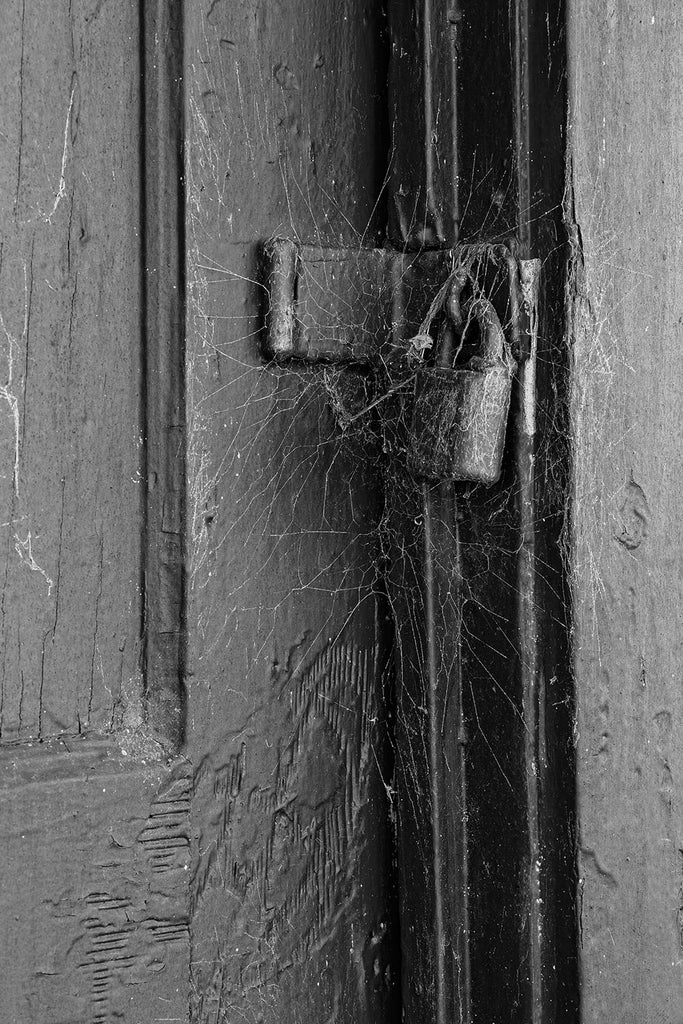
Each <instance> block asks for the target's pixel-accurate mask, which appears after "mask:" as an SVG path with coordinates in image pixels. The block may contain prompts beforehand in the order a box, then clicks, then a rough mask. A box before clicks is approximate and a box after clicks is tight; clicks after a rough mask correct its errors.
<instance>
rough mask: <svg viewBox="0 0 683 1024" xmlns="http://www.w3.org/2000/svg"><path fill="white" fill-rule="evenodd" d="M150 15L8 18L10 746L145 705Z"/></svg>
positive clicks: (42, 11)
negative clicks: (144, 127) (143, 101)
mask: <svg viewBox="0 0 683 1024" xmlns="http://www.w3.org/2000/svg"><path fill="white" fill-rule="evenodd" d="M137 21H138V14H137V10H136V5H133V4H117V5H97V4H90V3H76V4H71V3H66V2H64V3H62V2H56V3H51V4H42V3H41V4H37V3H24V2H17V3H12V4H9V5H6V9H4V10H3V14H2V26H3V32H2V42H1V44H0V45H1V46H2V60H1V61H0V67H1V69H2V70H0V83H1V93H2V104H1V106H0V110H1V117H2V124H1V127H0V132H1V133H2V134H1V136H0V139H1V143H0V151H1V153H2V156H1V157H0V161H1V162H0V174H1V176H2V178H1V181H2V187H1V188H0V195H1V196H2V198H1V199H0V230H1V232H2V242H1V246H2V247H1V249H0V316H1V321H0V347H1V349H2V355H1V365H2V370H1V371H0V377H1V378H2V384H1V385H0V399H1V402H0V406H1V408H2V415H1V420H2V425H1V426H0V445H1V446H2V448H1V451H2V470H1V472H0V502H1V503H2V517H1V520H0V522H1V524H2V525H0V532H1V534H2V539H1V541H0V544H1V547H2V552H3V554H2V569H1V570H0V573H1V577H2V597H1V598H0V635H1V639H2V654H1V666H0V673H1V675H0V681H1V687H2V689H1V691H0V693H1V696H0V729H1V730H2V740H3V742H7V741H15V740H24V739H28V738H34V739H37V738H40V739H44V738H46V737H48V736H51V735H56V734H61V733H69V734H71V735H74V734H78V733H80V732H82V731H85V730H88V729H111V728H112V727H114V726H117V725H120V724H121V722H122V720H123V718H124V717H125V716H126V714H127V708H128V707H129V705H131V704H132V705H133V706H134V705H135V704H136V702H137V701H138V700H139V689H140V687H139V679H138V675H139V674H138V658H139V651H138V646H137V645H138V638H139V635H140V615H141V601H140V571H141V569H140V565H141V563H140V513H141V500H142V480H141V476H140V445H141V430H142V426H141V417H140V386H141V378H140V251H139V226H140V192H139V177H140V161H139V152H138V149H139V146H138V126H139V121H138V119H137V116H136V111H137V110H138V109H139V83H138V77H137V75H136V73H135V70H134V69H135V65H136V53H135V48H134V47H133V48H131V39H132V40H136V39H137V34H138V28H137ZM131 58H132V66H131ZM133 713H135V712H134V710H133Z"/></svg>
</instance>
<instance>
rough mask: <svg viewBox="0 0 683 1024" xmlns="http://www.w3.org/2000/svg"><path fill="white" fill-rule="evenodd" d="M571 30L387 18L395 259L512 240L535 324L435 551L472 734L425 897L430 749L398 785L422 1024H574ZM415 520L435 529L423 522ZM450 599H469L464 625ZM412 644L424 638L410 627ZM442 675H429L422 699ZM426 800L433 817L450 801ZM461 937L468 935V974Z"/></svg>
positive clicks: (527, 329)
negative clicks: (490, 479) (487, 456)
mask: <svg viewBox="0 0 683 1024" xmlns="http://www.w3.org/2000/svg"><path fill="white" fill-rule="evenodd" d="M564 17H565V14H564V0H515V2H514V3H512V4H511V5H510V6H509V7H508V8H505V10H504V11H502V10H501V7H500V4H498V3H496V2H494V0H484V2H482V3H479V4H462V3H458V2H457V0H452V2H445V0H444V2H442V3H437V2H435V0H420V2H419V3H413V2H409V0H392V2H391V3H390V4H389V23H390V31H391V38H392V44H393V46H392V67H391V84H392V94H391V105H392V106H391V109H392V125H393V131H394V138H393V147H392V156H393V165H392V186H393V208H392V209H393V217H392V218H390V225H389V234H390V237H391V239H392V242H393V244H394V245H396V246H397V247H401V248H403V247H407V248H419V247H435V246H444V245H445V244H455V243H457V242H458V241H460V242H463V243H465V242H472V241H477V242H479V241H481V242H485V243H500V242H501V241H505V242H507V243H508V244H509V246H510V250H511V252H512V253H513V254H514V257H515V259H516V260H518V261H519V266H520V270H521V275H522V281H521V285H522V303H523V306H524V309H523V310H522V314H523V315H522V317H521V320H522V321H524V320H525V319H526V321H527V323H526V324H525V326H524V328H523V329H522V328H520V330H521V331H522V334H521V336H520V340H521V343H522V349H523V352H524V356H525V358H526V361H524V360H522V362H521V363H520V371H519V375H518V380H517V382H516V385H515V398H514V403H513V415H512V417H511V423H510V429H509V446H508V459H507V462H506V467H505V468H504V476H503V479H502V481H501V484H500V486H499V487H497V488H493V489H491V490H487V489H485V488H475V489H474V490H469V491H462V490H461V491H458V490H457V488H456V492H457V493H456V494H454V496H453V504H454V505H455V499H456V497H457V508H458V517H457V523H455V524H454V527H453V528H452V529H451V531H450V534H451V539H450V540H449V539H447V538H446V536H445V533H444V535H443V536H442V538H441V540H442V542H443V543H444V544H445V548H444V547H443V545H442V547H441V548H440V559H441V560H442V561H443V562H444V565H446V564H448V572H450V573H451V576H450V591H448V593H449V598H448V601H446V602H444V603H443V607H444V608H446V607H451V616H452V618H451V619H450V620H449V628H450V632H451V635H452V638H453V639H452V643H454V644H456V645H458V646H459V651H458V654H457V656H455V655H454V663H453V665H451V666H450V667H449V668H448V669H447V670H446V674H447V675H449V676H450V685H451V687H452V689H453V691H454V692H455V691H458V692H459V693H460V694H461V701H462V708H461V709H460V710H459V711H458V714H457V715H454V717H453V719H452V721H450V722H448V725H447V727H446V725H445V723H446V719H445V718H443V719H442V723H443V724H442V728H441V732H442V734H443V736H444V737H445V736H446V733H447V732H448V730H449V729H451V728H453V726H454V723H455V722H456V720H457V719H458V718H460V719H461V720H462V746H463V749H464V754H462V757H463V759H464V760H463V764H464V767H463V769H462V787H461V790H460V791H461V793H462V796H461V797H460V799H459V800H458V798H457V797H456V796H455V789H456V788H457V787H456V786H455V783H456V781H457V776H458V774H459V771H458V769H454V768H453V767H452V765H453V758H452V757H451V756H449V758H448V763H449V765H451V769H450V778H451V785H452V787H453V788H452V791H451V793H450V794H449V799H448V800H447V801H446V804H448V803H449V802H450V805H451V806H455V805H457V804H459V806H460V808H461V813H463V814H464V815H465V817H466V827H465V828H464V829H462V831H461V834H460V833H458V835H459V837H460V838H459V843H460V846H461V847H462V848H461V849H460V850H459V852H458V853H457V854H456V856H457V857H458V858H459V860H460V863H459V865H458V866H457V867H456V869H455V870H450V871H444V870H443V869H442V866H441V864H440V863H439V864H435V867H434V870H433V871H432V872H431V874H430V875H429V876H428V877H427V876H425V881H424V882H423V883H422V884H423V891H422V893H421V894H420V893H418V892H417V891H416V886H415V884H414V883H415V882H416V880H417V879H418V874H417V872H415V871H414V870H413V869H412V868H410V865H409V860H415V859H418V860H419V858H420V857H422V856H423V853H424V845H425V843H424V841H422V840H421V839H420V835H419V833H420V832H421V831H422V832H423V833H426V829H427V827H428V826H429V815H430V813H431V814H434V808H432V809H431V810H430V808H428V807H426V803H427V801H426V800H423V801H421V802H420V800H419V794H420V787H424V785H425V781H427V782H428V781H429V774H430V771H433V770H434V769H435V767H436V765H437V761H438V758H437V755H436V753H435V749H432V750H431V753H430V757H429V758H428V759H427V760H429V767H428V768H425V767H424V765H421V766H420V774H419V776H418V774H415V773H414V774H413V775H411V774H410V773H406V775H405V778H404V777H403V776H401V775H400V773H399V775H398V776H397V777H398V789H399V793H400V794H401V793H402V795H403V805H404V808H405V807H407V806H408V804H409V803H410V802H411V801H412V804H413V805H414V806H415V810H412V809H410V808H409V810H408V811H405V810H404V816H403V820H402V821H401V825H402V828H403V833H402V839H401V842H402V848H403V858H404V865H407V866H404V868H403V878H402V884H403V886H404V892H403V894H402V911H403V922H402V930H403V940H404V943H405V946H406V949H407V952H408V955H407V958H406V959H407V961H408V964H407V966H406V968H405V969H404V976H406V977H407V982H406V985H405V986H404V996H405V1003H406V1005H405V1013H406V1015H407V1018H406V1019H408V1020H410V1021H411V1022H412V1021H413V1020H415V1021H418V1020H420V1019H423V1018H428V1019H432V1018H433V1019H435V1020H439V1021H440V1020H441V1019H442V1018H444V1019H445V1018H447V1017H449V1014H450V1017H449V1019H453V1018H455V1019H458V1017H457V1014H455V1015H454V1009H455V1008H457V1010H458V1013H459V1015H460V1017H459V1019H461V1020H476V1021H482V1024H483V1022H489V1021H493V1020H497V1019H499V1018H501V1017H503V1016H505V1019H510V1020H515V1021H517V1020H520V1021H521V1020H524V1021H525V1022H527V1024H549V1022H550V1021H553V1022H559V1021H562V1022H567V1024H568V1022H569V1021H573V1020H575V1019H576V1010H577V1002H578V996H577V993H578V980H577V951H576V940H577V934H576V916H575V906H574V895H575V893H574V884H575V866H574V856H575V850H574V832H575V802H574V798H575V794H574V767H573V754H572V750H573V748H572V682H571V671H570V667H569V666H570V657H569V616H570V611H569V604H568V588H567V586H566V568H565V566H564V565H563V562H562V555H561V544H560V541H561V538H562V535H563V530H564V528H565V524H566V501H567V494H568V491H567V484H568V460H569V452H568V448H567V445H566V440H565V438H566V431H565V429H564V427H565V424H566V406H567V398H566V392H567V370H568V357H567V353H566V346H565V340H564V313H563V290H564V280H565V272H566V263H567V250H566V244H565V233H564V228H563V223H562V204H563V188H564V158H565V139H564V123H565V116H566V113H565V111H566V85H565V72H566V55H565V37H564ZM437 111H438V117H437ZM408 126H410V129H409V128H408ZM420 143H421V144H420ZM541 265H542V268H543V272H542V277H540V278H539V270H540V266H541ZM525 313H526V317H525V316H524V314H525ZM513 320H514V316H513ZM536 348H537V349H538V352H537V353H536ZM536 355H538V358H537V359H536ZM422 521H423V522H426V523H427V525H432V522H431V519H430V517H429V516H425V515H424V514H423V516H422ZM456 537H458V541H457V544H456V543H455V539H454V538H456ZM446 548H447V549H448V552H447V554H446V553H445V550H446ZM429 568H430V565H429V561H428V560H427V562H426V563H424V560H423V569H424V570H429ZM416 575H419V573H416ZM446 575H447V574H446ZM427 583H428V585H427V587H426V591H427V596H429V592H430V585H429V581H427ZM432 589H433V588H432ZM447 589H448V584H447V582H444V584H443V590H444V592H446V591H447ZM457 590H462V591H463V592H464V593H465V594H466V595H467V600H466V601H464V602H463V607H462V612H461V615H460V616H459V615H458V614H456V609H455V605H456V600H455V592H456V591H457ZM444 614H445V613H444V612H443V611H442V615H444ZM432 618H434V616H432ZM411 628H413V629H415V628H417V629H418V631H419V629H420V628H422V629H423V630H425V629H426V631H427V633H429V631H430V628H431V627H430V626H429V622H425V623H423V624H422V626H421V627H420V624H419V623H417V622H416V621H415V622H411ZM400 631H401V627H400V623H399V634H400ZM423 635H424V634H423ZM440 639H441V641H442V642H443V638H440ZM428 642H429V638H425V639H424V644H425V645H427V646H428ZM432 644H433V638H432ZM406 645H407V641H404V647H406ZM413 647H415V648H416V651H415V657H414V659H413V661H414V664H412V663H411V664H409V665H408V666H407V667H404V668H403V669H402V668H401V666H399V701H400V698H401V693H402V692H403V690H405V691H406V693H407V694H408V696H409V697H412V696H413V692H412V690H413V689H416V692H419V685H418V683H419V677H420V671H421V667H420V657H421V651H420V643H419V641H418V642H417V643H415V644H413ZM406 649H407V647H406ZM430 649H431V648H430ZM411 650H412V648H411ZM423 660H424V659H423ZM432 660H434V659H433V658H432ZM404 661H406V659H405V658H404ZM406 664H407V661H406ZM456 665H457V667H456ZM437 669H439V667H438V666H437ZM437 669H434V670H431V671H430V672H429V673H426V674H427V675H429V677H430V679H431V677H434V678H436V677H437V676H438V670H437ZM439 670H440V669H439ZM402 671H403V676H401V672H402ZM425 671H426V670H425ZM411 673H412V674H413V675H414V676H415V681H413V682H411ZM401 687H403V690H402V689H401ZM411 687H412V688H411ZM404 703H405V701H404ZM413 717H414V721H413V722H412V723H409V726H408V727H407V728H406V729H405V739H406V740H408V739H409V738H410V737H412V742H413V744H414V743H415V740H416V737H418V736H419V735H420V728H422V729H424V728H425V726H424V725H422V726H421V725H420V721H419V716H413ZM430 738H431V739H432V740H433V737H431V736H430ZM425 742H426V740H425ZM435 746H436V745H435V744H434V743H432V747H434V748H435ZM423 760H424V758H423ZM431 781H432V782H433V781H434V780H431ZM432 788H433V797H432V804H433V805H434V807H436V806H437V804H439V799H438V798H439V789H438V786H433V787H432ZM426 791H427V790H426V789H425V792H426ZM465 794H466V795H467V807H466V808H464V795H465ZM399 806H400V799H399ZM437 809H438V808H437ZM456 819H457V815H455V818H454V820H453V822H451V824H450V827H451V829H452V830H453V829H454V830H455V831H452V834H451V835H450V836H449V842H448V843H447V844H444V843H443V842H442V835H441V832H442V830H443V829H442V826H441V825H440V824H439V823H438V822H437V824H436V826H435V836H434V842H433V845H434V850H433V851H432V853H433V858H436V861H439V858H442V857H444V856H445V855H446V853H445V851H446V846H448V848H449V851H450V854H449V855H450V856H453V852H454V851H455V849H456V845H457V844H456V842H455V840H454V838H453V836H454V835H455V833H456V832H458V828H457V820H456ZM432 825H434V822H432ZM413 833H414V835H413ZM461 876H462V877H463V878H466V879H467V887H468V891H467V892H462V891H461V890H462V885H461V880H460V878H461ZM439 901H441V902H444V901H445V902H446V903H447V904H448V905H449V908H450V909H449V911H448V912H447V910H446V908H445V906H440V905H439ZM430 908H435V909H434V911H433V916H434V921H433V928H432V931H431V932H429V933H425V932H424V931H421V918H422V917H424V915H425V914H426V913H427V912H429V910H430ZM449 914H450V920H449ZM459 926H460V927H462V928H465V929H466V931H467V936H466V939H465V945H466V946H468V947H469V948H468V950H467V951H466V955H465V954H464V953H463V949H462V948H460V947H461V946H462V943H461V936H460V935H459V931H458V928H459ZM444 949H447V950H448V951H449V952H448V955H450V956H451V957H452V961H453V963H457V964H464V962H465V960H466V959H467V958H469V971H468V972H467V982H466V985H465V986H464V987H463V986H462V985H460V984H459V982H458V979H457V978H455V977H454V975H453V971H450V972H449V971H448V970H447V969H446V962H447V959H448V957H447V956H446V955H445V954H444ZM416 965H417V966H416ZM449 974H450V976H449Z"/></svg>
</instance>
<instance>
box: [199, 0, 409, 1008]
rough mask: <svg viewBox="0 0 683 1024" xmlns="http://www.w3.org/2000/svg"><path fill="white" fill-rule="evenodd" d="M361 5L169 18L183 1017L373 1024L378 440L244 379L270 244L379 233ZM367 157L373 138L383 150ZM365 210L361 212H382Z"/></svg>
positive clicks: (381, 946)
mask: <svg viewBox="0 0 683 1024" xmlns="http://www.w3.org/2000/svg"><path fill="white" fill-rule="evenodd" d="M378 8H379V5H367V4H363V3H360V2H356V0H352V2H351V3H349V4H345V5H329V4H319V3H315V2H309V0H306V2H304V3H301V2H295V0H284V2H277V3H273V4H261V3H257V2H255V0H244V2H241V3H227V2H221V0H218V2H213V3H209V2H208V0H207V2H204V3H202V4H186V7H185V22H186V86H187V98H188V147H187V155H188V162H187V188H188V192H187V212H188V294H189V310H188V352H187V374H188V376H187V405H188V408H187V415H188V425H189V459H188V464H189V488H190V490H189V518H190V531H191V545H192V548H191V554H190V567H189V568H190V577H189V602H190V604H189V612H188V625H189V634H190V644H189V652H188V668H189V672H190V679H189V687H188V729H189V756H190V757H191V759H192V761H193V764H194V765H195V776H194V785H195V798H194V801H195V802H194V812H193V813H194V815H195V821H196V823H197V824H196V830H197V838H196V846H195V848H194V859H193V880H192V923H191V941H192V957H191V959H192V964H193V967H192V987H193V1013H194V1015H195V1019H196V1020H197V1021H201V1022H209V1021H210V1022H214V1021H225V1022H227V1021H232V1020H238V1019H239V1020H244V1021H254V1022H255V1021H262V1022H264V1024H276V1022H277V1024H279V1022H281V1021H284V1020H287V1021H292V1022H295V1021H304V1020H305V1021H312V1020H315V1021H325V1022H329V1024H342V1022H349V1024H350V1022H351V1021H354V1022H370V1021H373V1022H375V1021H377V1022H379V1021H383V1020H395V1019H396V1013H397V1012H398V1011H396V1010H395V1007H394V1002H393V1001H394V995H395V991H396V987H395V975H392V971H395V963H394V962H393V961H392V953H391V948H392V946H393V944H394V943H395V942H396V933H395V929H394V921H393V918H392V913H391V910H390V906H389V893H390V887H391V866H390V856H391V842H390V836H389V835H388V833H387V827H386V826H385V825H384V823H385V822H386V821H387V818H388V816H387V802H386V793H385V789H384V786H383V784H382V774H383V773H386V775H385V781H386V783H387V786H388V785H389V783H390V774H389V773H388V772H387V765H386V756H385V751H384V749H383V747H384V742H383V738H382V735H383V729H384V723H385V719H386V715H387V710H386V708H385V707H384V706H383V700H384V698H385V695H388V694H389V693H390V688H389V687H388V686H387V685H386V680H385V679H384V674H383V670H384V667H385V665H386V664H387V661H388V651H387V649H386V642H385V633H386V613H385V611H384V610H383V605H382V601H381V593H379V592H380V591H381V580H380V575H379V570H378V569H377V566H376V556H377V549H376V539H377V524H378V519H379V516H380V514H381V504H380V499H379V494H378V488H377V483H378V476H379V472H378V469H377V462H376V458H377V454H378V451H377V444H376V438H373V436H372V432H370V433H368V430H367V427H366V426H365V424H363V425H362V427H361V428H360V429H359V430H356V431H353V430H350V431H349V432H348V434H346V435H343V434H342V432H341V431H340V428H339V424H338V421H337V418H336V416H335V402H342V403H343V402H345V401H349V402H354V401H358V399H359V396H360V398H361V401H362V396H363V395H364V394H365V393H366V392H365V383H364V379H363V378H362V377H361V376H359V375H358V374H356V373H355V372H353V371H348V370H342V371H340V370H338V369H335V370H332V369H328V370H316V369H309V370H298V371H297V370H296V369H289V368H276V367H273V366H269V367H267V366H264V364H263V361H262V359H261V356H260V353H259V345H258V341H259V331H260V328H261V326H262V324H263V313H264V312H265V305H266V299H265V296H264V292H263V288H262V285H260V284H259V274H260V268H259V265H258V253H259V250H260V246H261V244H262V242H263V241H265V240H266V239H267V238H269V237H270V236H272V235H280V236H283V235H285V236H289V237H291V238H293V239H294V240H296V241H300V242H302V243H303V244H315V245H337V246H351V247H354V246H358V247H360V246H363V245H367V246H369V245H372V244H377V242H378V241H380V240H381V238H382V231H383V220H384V213H383V210H382V209H381V205H382V204H381V199H380V198H379V197H380V192H381V185H382V181H383V176H384V172H385V157H386V148H385V149H383V147H382V139H383V138H384V129H385V121H384V119H385V112H384V111H385V108H384V103H385V97H384V68H383V60H384V59H383V52H382V51H383V44H382V38H381V34H382V23H381V14H380V12H379V9H378ZM387 148H388V147H387ZM378 201H379V205H378Z"/></svg>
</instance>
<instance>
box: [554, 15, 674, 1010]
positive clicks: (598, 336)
mask: <svg viewBox="0 0 683 1024" xmlns="http://www.w3.org/2000/svg"><path fill="white" fill-rule="evenodd" d="M569 14H570V17H569V72H570V89H569V99H570V106H569V128H570V155H571V164H570V177H569V179H568V187H569V189H570V192H569V202H568V211H567V214H568V227H569V230H570V233H571V237H572V241H573V247H574V259H575V264H574V275H573V278H572V280H571V282H570V293H569V302H570V308H571V311H572V314H573V323H572V330H571V336H570V338H571V343H572V347H573V352H572V355H573V365H572V388H573V424H572V430H573V440H574V496H573V523H572V549H571V556H570V557H571V561H572V575H573V581H574V614H575V620H576V632H575V669H576V687H577V701H578V721H577V758H578V800H579V815H580V850H579V870H580V885H579V897H580V903H579V908H580V921H581V935H582V943H581V962H582V967H581V975H582V984H583V987H582V1004H583V1019H584V1020H585V1021H586V1024H592V1022H597V1021H602V1020H605V1019H606V1017H609V1018H610V1019H613V1020H614V1019H616V1020H618V1021H620V1022H623V1024H631V1022H632V1024H647V1022H655V1021H664V1020H667V1021H669V1020H671V1021H673V1020H678V1019H680V1016H681V1001H682V999H683V977H682V975H681V954H682V950H683V940H682V939H681V913H682V912H681V885H682V881H683V873H682V864H683V853H682V850H683V790H682V788H681V785H682V783H681V780H682V778H683V759H682V750H681V744H680V739H679V737H680V734H681V729H682V727H683V701H682V699H681V667H680V650H679V648H680V639H679V638H680V636H681V631H682V628H683V618H682V609H683V593H682V591H681V580H682V579H683V549H682V548H681V543H680V537H681V528H680V523H681V508H680V505H681V503H680V494H681V488H682V486H683V452H682V449H681V444H680V405H681V402H680V381H681V379H682V378H683V348H682V346H681V340H682V339H681V331H682V328H681V323H682V322H683V321H682V316H683V310H682V309H681V294H682V291H683V287H682V286H683V278H682V271H681V266H682V263H681V230H682V226H683V222H682V218H681V207H680V189H681V180H682V175H683V134H682V133H681V123H680V111H681V105H682V103H683V83H682V82H681V76H680V73H679V72H680V67H681V61H682V59H683V12H681V9H680V7H679V6H678V5H676V4H674V3H667V4H664V5H655V4H645V5H643V4H636V3H634V2H630V0H628V2H625V3H620V4H618V5H604V4H601V3H598V2H592V0H591V2H589V3H578V2H575V0H572V2H571V3H570V4H569Z"/></svg>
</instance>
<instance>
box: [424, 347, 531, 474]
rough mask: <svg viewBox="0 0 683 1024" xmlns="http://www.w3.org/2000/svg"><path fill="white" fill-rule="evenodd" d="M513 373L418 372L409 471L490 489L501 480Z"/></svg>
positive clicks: (495, 369)
mask: <svg viewBox="0 0 683 1024" xmlns="http://www.w3.org/2000/svg"><path fill="white" fill-rule="evenodd" d="M511 390H512V376H511V371H510V369H509V367H508V366H507V365H505V363H503V362H502V361H501V362H500V363H498V364H497V365H494V366H491V367H488V368H486V369H483V370H476V369H471V368H468V367H461V368H456V369H447V368H441V367H431V366H425V367H421V368H420V369H419V370H418V372H417V378H416V382H415V404H414V407H413V414H412V423H411V430H410V436H409V439H408V452H407V456H408V468H409V470H410V471H411V473H413V474H414V475H416V476H421V477H426V478H427V479H429V480H462V481H465V480H467V481H472V482H474V483H482V484H493V483H495V482H496V481H497V480H498V479H499V478H500V471H501V465H502V461H503V449H504V447H505V431H506V426H507V417H508V410H509V408H510V394H511Z"/></svg>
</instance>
